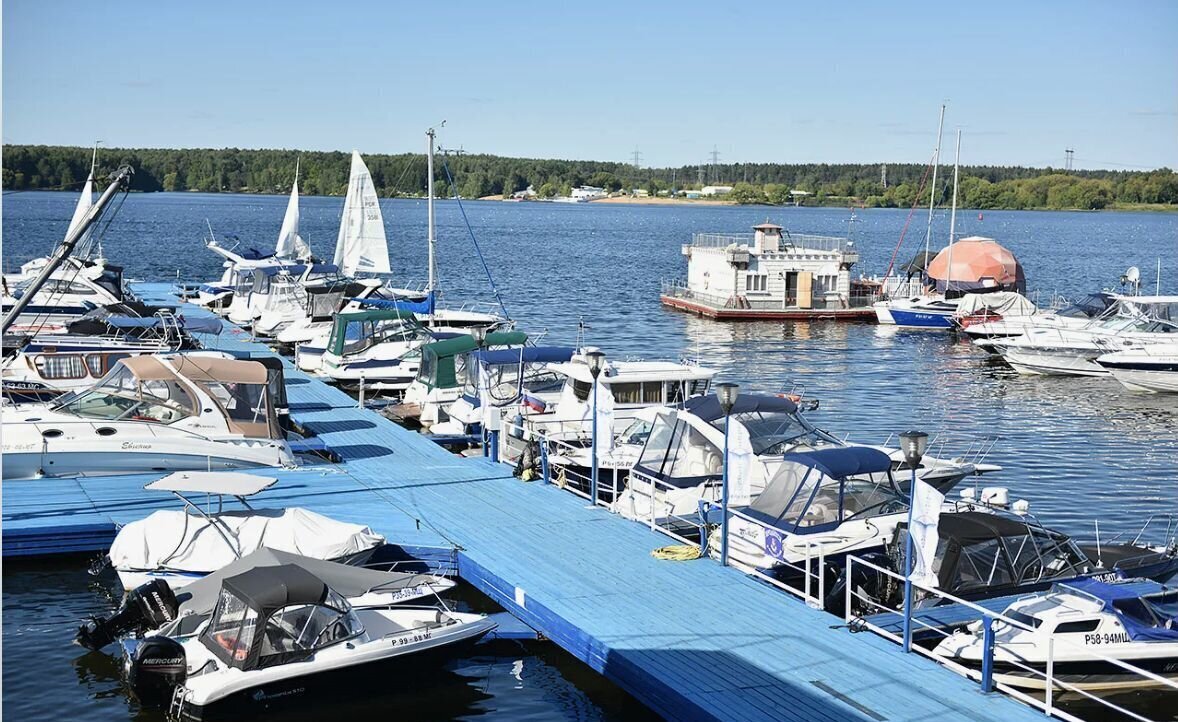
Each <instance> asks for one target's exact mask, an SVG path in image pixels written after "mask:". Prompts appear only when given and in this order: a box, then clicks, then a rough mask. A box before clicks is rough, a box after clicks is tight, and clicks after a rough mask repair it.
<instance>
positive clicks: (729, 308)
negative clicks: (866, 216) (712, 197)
mask: <svg viewBox="0 0 1178 722" xmlns="http://www.w3.org/2000/svg"><path fill="white" fill-rule="evenodd" d="M683 255H684V256H686V257H687V280H686V281H676V282H673V283H669V284H664V286H663V291H662V302H663V305H666V306H670V307H672V308H678V309H681V310H684V311H692V312H694V313H698V314H700V315H703V316H709V317H712V318H721V319H732V320H737V319H764V318H768V319H774V318H779V319H780V318H845V319H857V318H863V319H871V318H873V317H874V312H873V311H872V310H871V303H872V302H873V301H874V300H875V296H874V293H873V292H872V290H871V289H869V288H867V287H863V286H861V285H860V284H859V282H858V281H855V280H852V279H851V267H852V266H854V265H855V263H856V262H858V260H859V252H858V250H856V249H855V245H854V242H853V241H851V240H848V239H846V238H833V237H827V236H812V235H798V234H791V233H790V232H789V231H787V230H785V229H784V228H782V227H781V226H778V225H775V224H773V223H768V222H766V223H762V224H760V225H758V226H753V232H752V233H737V234H720V233H696V234H695V235H694V236H692V239H691V243H689V244H686V245H684V246H683Z"/></svg>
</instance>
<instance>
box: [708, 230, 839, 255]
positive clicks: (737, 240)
mask: <svg viewBox="0 0 1178 722" xmlns="http://www.w3.org/2000/svg"><path fill="white" fill-rule="evenodd" d="M755 241H756V234H755V233H693V234H692V235H691V246H692V247H693V248H727V247H728V246H749V247H751V246H752V245H753V244H754V243H755ZM781 248H782V250H781V251H780V252H781V253H797V252H806V251H821V252H826V253H847V252H850V251H852V250H854V248H855V243H854V241H852V240H850V239H849V238H838V237H835V236H817V235H811V234H808V233H790V232H789V231H785V232H783V234H782V236H781Z"/></svg>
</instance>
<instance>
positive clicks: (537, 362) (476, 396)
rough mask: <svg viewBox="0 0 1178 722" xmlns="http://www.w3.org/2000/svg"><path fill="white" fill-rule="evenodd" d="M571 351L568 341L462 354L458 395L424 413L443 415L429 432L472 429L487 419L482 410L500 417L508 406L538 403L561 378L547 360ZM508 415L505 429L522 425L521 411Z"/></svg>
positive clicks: (476, 430) (458, 364)
mask: <svg viewBox="0 0 1178 722" xmlns="http://www.w3.org/2000/svg"><path fill="white" fill-rule="evenodd" d="M576 352H577V350H576V349H575V348H573V347H572V346H520V347H518V348H506V349H476V350H474V351H471V352H469V353H467V354H465V355H464V356H462V357H460V358H459V359H458V360H457V362H456V363H455V376H456V379H455V380H456V381H457V382H458V383H459V384H460V385H461V388H460V389H459V396H458V398H457V399H455V400H454V401H453V402H452V403H450V404H449V405H447V406H445V407H444V408H442V409H440V410H439V411H438V412H431V413H430V414H423V415H427V416H431V417H435V416H436V417H437V418H444V419H445V420H444V421H439V422H438V423H435V424H433V425H432V426H431V427H430V431H431V433H433V434H442V435H452V436H470V435H477V434H479V433H480V432H481V431H482V429H483V425H484V424H485V423H486V422H487V420H488V419H487V414H492V415H495V416H497V417H498V420H502V419H503V417H504V415H511V410H512V409H513V408H521V407H522V408H531V407H528V404H532V405H533V406H534V405H536V404H537V403H539V404H543V403H544V402H543V401H542V399H543V397H544V396H545V395H547V394H550V393H552V392H554V391H556V390H558V389H559V388H560V386H561V385H562V384H563V382H564V379H563V377H561V376H560V375H559V374H557V373H555V372H553V371H552V369H551V368H550V366H551V365H552V364H556V363H566V362H568V361H569V360H570V359H571V358H572V357H573V355H574V354H575V353H576ZM509 421H511V422H512V425H511V428H509V429H508V432H509V433H516V432H522V431H523V416H522V413H519V412H517V413H516V414H515V415H512V416H511V418H510V419H509ZM520 436H522V433H521V434H520Z"/></svg>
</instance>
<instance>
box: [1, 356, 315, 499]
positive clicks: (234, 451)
mask: <svg viewBox="0 0 1178 722" xmlns="http://www.w3.org/2000/svg"><path fill="white" fill-rule="evenodd" d="M281 385H282V377H281V373H280V372H277V371H275V372H272V371H271V370H270V369H268V368H267V366H266V365H265V364H263V363H262V362H259V361H240V360H232V359H229V358H225V356H224V355H223V354H215V353H201V352H197V353H185V354H176V355H172V356H135V357H131V358H125V359H120V360H119V361H118V363H117V364H116V366H115V367H114V368H113V369H111V371H110V373H108V374H107V375H106V376H105V377H104V378H103V379H102V380H101V381H100V382H99V383H98V384H97V385H95V386H94V387H93V388H90V389H87V390H85V391H78V392H74V393H70V394H67V395H66V396H64V397H62V398H61V399H59V400H58V401H56V402H55V403H53V404H50V405H28V406H22V407H17V408H14V409H12V410H10V411H7V412H6V413H5V414H4V419H3V452H4V470H3V478H4V480H6V481H7V480H10V479H32V478H39V477H42V476H75V475H103V474H124V473H135V472H149V471H186V470H208V471H212V470H222V469H235V468H248V467H263V466H287V465H291V464H293V463H294V456H293V454H292V452H291V449H290V446H289V445H288V444H287V442H286V439H285V434H284V431H283V429H282V428H281V426H280V419H279V411H278V409H277V408H276V404H275V400H276V398H277V397H278V396H279V394H280V393H281V391H280V389H279V387H280V386H281Z"/></svg>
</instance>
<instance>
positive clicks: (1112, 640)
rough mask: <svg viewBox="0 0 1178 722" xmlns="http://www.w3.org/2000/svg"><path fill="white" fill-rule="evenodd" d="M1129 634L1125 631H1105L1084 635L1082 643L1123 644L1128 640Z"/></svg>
mask: <svg viewBox="0 0 1178 722" xmlns="http://www.w3.org/2000/svg"><path fill="white" fill-rule="evenodd" d="M1128 641H1130V640H1129V635H1128V634H1126V633H1125V632H1105V633H1104V634H1099V633H1093V634H1085V635H1084V644H1123V643H1125V642H1128Z"/></svg>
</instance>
